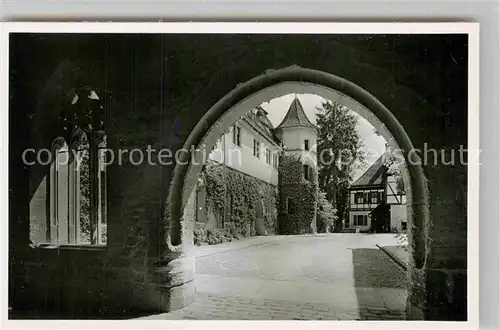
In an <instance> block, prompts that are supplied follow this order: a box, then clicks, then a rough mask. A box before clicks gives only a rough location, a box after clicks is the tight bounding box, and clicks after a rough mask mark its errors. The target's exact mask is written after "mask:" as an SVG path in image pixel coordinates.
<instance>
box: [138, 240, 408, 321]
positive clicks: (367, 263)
mask: <svg viewBox="0 0 500 330" xmlns="http://www.w3.org/2000/svg"><path fill="white" fill-rule="evenodd" d="M398 244H399V242H398V239H397V238H396V237H395V236H394V234H372V235H368V234H320V235H300V236H259V237H252V238H250V239H247V240H243V241H235V242H230V243H224V244H218V245H206V246H200V247H197V248H196V252H195V253H196V266H195V267H196V268H195V269H196V276H195V282H196V299H195V301H194V302H193V303H191V304H189V305H188V306H186V307H185V308H183V309H180V310H177V311H174V312H171V313H165V314H159V315H153V316H148V317H143V319H144V318H146V319H204V320H216V319H219V320H227V319H233V320H252V319H254V320H401V319H404V318H405V304H406V295H407V293H406V272H405V271H404V269H403V268H401V267H400V266H399V265H398V264H397V263H395V262H394V261H393V260H391V258H390V257H389V256H388V255H387V254H386V253H385V252H384V251H382V250H381V249H380V248H379V247H384V246H395V245H398Z"/></svg>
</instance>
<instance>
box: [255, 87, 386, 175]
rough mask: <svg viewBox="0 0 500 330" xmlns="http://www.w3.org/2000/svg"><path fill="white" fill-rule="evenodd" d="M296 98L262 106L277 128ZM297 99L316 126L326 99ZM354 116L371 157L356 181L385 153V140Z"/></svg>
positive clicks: (313, 96) (370, 126)
mask: <svg viewBox="0 0 500 330" xmlns="http://www.w3.org/2000/svg"><path fill="white" fill-rule="evenodd" d="M294 97H295V94H288V95H284V96H282V97H279V98H276V99H273V100H271V101H270V102H265V103H263V104H262V105H261V106H262V107H263V108H264V109H265V110H266V111H267V112H268V113H269V115H268V117H269V120H271V122H272V123H273V125H274V126H275V127H276V126H278V125H279V124H280V123H281V121H282V120H283V118H284V117H285V114H286V112H287V111H288V108H289V107H290V104H291V103H292V101H293V98H294ZM297 97H298V99H299V100H300V103H302V107H303V108H304V112H305V113H306V115H307V118H309V120H310V121H311V122H312V123H314V124H315V123H316V114H317V112H318V110H317V109H316V107H317V106H320V105H321V102H323V101H324V99H323V98H322V97H320V96H318V95H314V94H297ZM353 114H354V115H355V116H356V117H357V118H358V123H357V125H356V131H357V132H358V134H359V135H360V137H361V139H362V140H363V144H364V149H365V150H369V153H368V156H369V157H367V161H366V164H365V166H364V167H362V168H360V169H359V170H357V171H356V172H355V173H354V175H353V180H356V179H357V178H359V177H360V176H361V175H362V174H363V172H364V171H365V170H366V169H367V168H368V167H369V166H370V165H371V164H373V163H374V162H375V161H376V160H377V158H378V157H380V156H381V155H382V154H383V153H384V151H385V140H384V138H382V137H381V136H377V135H375V134H374V133H373V126H372V125H371V124H370V123H369V122H368V121H366V120H365V119H364V118H363V117H361V116H360V115H358V114H357V113H355V112H353Z"/></svg>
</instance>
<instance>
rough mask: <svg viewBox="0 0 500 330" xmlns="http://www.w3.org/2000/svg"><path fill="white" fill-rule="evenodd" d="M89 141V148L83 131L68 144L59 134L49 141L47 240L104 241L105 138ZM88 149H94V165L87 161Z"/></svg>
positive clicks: (97, 242) (60, 241)
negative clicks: (51, 152)
mask: <svg viewBox="0 0 500 330" xmlns="http://www.w3.org/2000/svg"><path fill="white" fill-rule="evenodd" d="M92 142H93V143H94V144H95V145H94V146H93V147H92V148H91V147H90V143H91V142H90V141H89V139H88V137H87V135H86V134H85V133H84V132H80V133H79V134H77V135H76V137H75V138H74V139H72V140H71V141H70V144H69V146H68V143H67V142H66V141H65V140H64V139H63V138H57V139H56V140H55V141H54V143H53V148H52V151H53V155H54V156H53V161H52V164H51V168H50V174H49V175H50V181H49V182H50V183H49V185H50V195H49V202H50V209H49V213H50V215H49V222H50V226H47V240H48V242H50V243H58V244H105V243H106V241H107V239H106V237H107V234H106V179H105V173H106V172H105V166H104V165H105V159H104V155H105V153H104V148H105V141H92ZM91 149H92V150H96V151H95V157H97V158H98V159H96V160H95V162H96V166H95V167H94V166H91V164H90V162H91V158H90V157H91V154H90V152H91ZM91 167H92V169H93V170H92V171H91ZM94 187H95V188H94ZM93 194H95V195H96V196H95V197H94V202H92V201H91V199H92V197H93ZM93 210H94V211H93ZM93 214H94V215H93Z"/></svg>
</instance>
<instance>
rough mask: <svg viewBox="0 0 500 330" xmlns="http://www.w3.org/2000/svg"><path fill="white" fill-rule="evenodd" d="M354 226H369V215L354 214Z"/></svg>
mask: <svg viewBox="0 0 500 330" xmlns="http://www.w3.org/2000/svg"><path fill="white" fill-rule="evenodd" d="M353 225H354V226H367V225H368V216H367V215H364V214H356V215H354V223H353Z"/></svg>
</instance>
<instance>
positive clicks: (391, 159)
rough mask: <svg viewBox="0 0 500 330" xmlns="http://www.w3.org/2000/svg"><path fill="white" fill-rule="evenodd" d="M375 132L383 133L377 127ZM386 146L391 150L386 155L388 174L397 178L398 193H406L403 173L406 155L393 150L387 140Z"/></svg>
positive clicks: (385, 162) (385, 161)
mask: <svg viewBox="0 0 500 330" xmlns="http://www.w3.org/2000/svg"><path fill="white" fill-rule="evenodd" d="M373 133H374V134H375V135H378V136H381V135H382V134H380V132H379V131H377V130H376V129H375V128H374V129H373ZM386 148H387V149H388V150H389V152H387V153H386V155H385V157H384V165H385V167H387V174H388V175H392V176H394V178H395V179H396V189H397V193H398V194H404V193H405V185H404V181H403V174H402V169H403V164H404V157H403V156H402V155H398V154H396V153H394V152H391V149H390V148H389V146H388V143H387V142H386Z"/></svg>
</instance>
